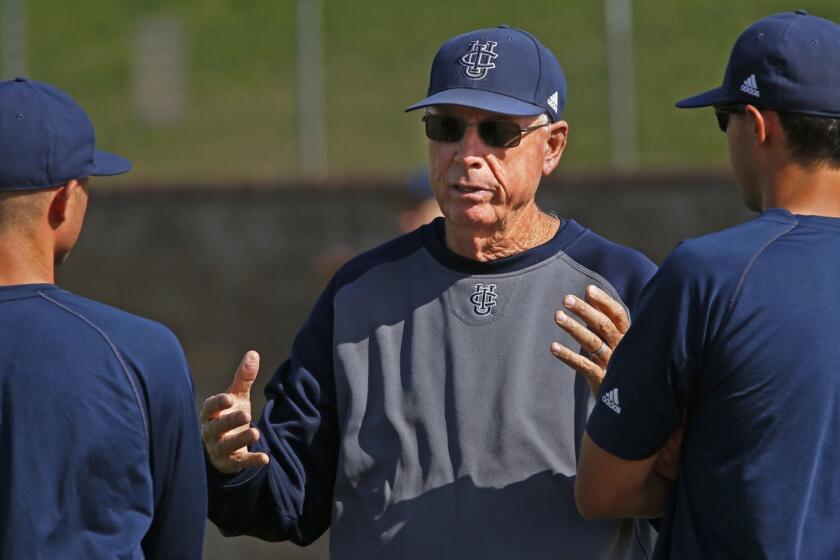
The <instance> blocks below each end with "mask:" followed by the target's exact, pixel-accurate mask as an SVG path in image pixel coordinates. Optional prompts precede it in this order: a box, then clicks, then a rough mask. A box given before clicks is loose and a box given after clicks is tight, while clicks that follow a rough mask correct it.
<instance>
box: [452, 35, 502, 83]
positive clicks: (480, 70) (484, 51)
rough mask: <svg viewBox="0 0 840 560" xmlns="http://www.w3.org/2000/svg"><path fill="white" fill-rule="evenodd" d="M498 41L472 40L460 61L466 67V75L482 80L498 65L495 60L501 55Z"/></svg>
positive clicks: (472, 78)
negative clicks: (498, 49)
mask: <svg viewBox="0 0 840 560" xmlns="http://www.w3.org/2000/svg"><path fill="white" fill-rule="evenodd" d="M497 44H498V43H496V41H487V42H486V43H482V42H481V41H470V48H469V50H468V51H467V52H465V53H464V54H462V55H461V58H460V59H459V61H460V62H461V65H462V66H463V67H464V75H465V76H466V77H467V78H469V79H471V80H482V79H484V78H485V77H487V72H489V71H490V70H492V69H493V68H495V67H496V64H495V63H494V62H493V60H494V59H495V58H496V57H498V56H499V54H498V53H497V52H496V45H497Z"/></svg>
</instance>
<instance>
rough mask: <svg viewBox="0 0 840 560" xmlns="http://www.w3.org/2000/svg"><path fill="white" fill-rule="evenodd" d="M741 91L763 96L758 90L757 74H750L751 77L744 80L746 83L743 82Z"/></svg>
mask: <svg viewBox="0 0 840 560" xmlns="http://www.w3.org/2000/svg"><path fill="white" fill-rule="evenodd" d="M741 91H743V92H744V93H748V94H750V95H752V96H753V97H761V93H759V91H758V82H756V81H755V74H750V77H749V78H747V79H746V80H744V83H743V84H741Z"/></svg>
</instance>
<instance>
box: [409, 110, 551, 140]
mask: <svg viewBox="0 0 840 560" xmlns="http://www.w3.org/2000/svg"><path fill="white" fill-rule="evenodd" d="M423 122H424V123H426V137H427V138H428V139H429V140H434V141H435V142H459V141H460V140H461V138H463V137H464V134H466V132H467V128H469V127H471V126H474V127H476V128H477V129H478V136H479V137H480V138H481V141H482V142H484V143H485V144H487V145H488V146H492V147H494V148H515V147H516V146H518V145H519V142H520V141H521V140H522V136H523V135H524V134H527V133H528V132H531V131H532V130H536V129H538V128H542V127H544V126H548V125H549V124H550V123H543V124H535V125H534V126H529V127H528V128H520V127H519V125H518V124H516V123H515V122H511V121H492V120H488V121H481V122H479V123H468V122H466V121H462V120H461V119H459V118H456V117H450V116H448V115H431V114H429V115H424V116H423Z"/></svg>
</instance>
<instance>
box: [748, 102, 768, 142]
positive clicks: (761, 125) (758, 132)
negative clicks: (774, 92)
mask: <svg viewBox="0 0 840 560" xmlns="http://www.w3.org/2000/svg"><path fill="white" fill-rule="evenodd" d="M744 112H745V113H746V114H747V118H748V119H750V122H751V123H752V126H753V134H755V139H756V142H757V143H758V144H763V143H764V142H765V141H766V140H767V134H768V130H767V124H768V123H767V120H766V119H765V116H764V114H762V112H761V111H759V110H758V109H756V108H755V107H753V106H752V105H747V106H746V107H744Z"/></svg>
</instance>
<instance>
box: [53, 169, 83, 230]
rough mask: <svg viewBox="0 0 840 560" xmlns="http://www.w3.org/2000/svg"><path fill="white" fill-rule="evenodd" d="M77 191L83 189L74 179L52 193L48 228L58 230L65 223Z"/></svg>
mask: <svg viewBox="0 0 840 560" xmlns="http://www.w3.org/2000/svg"><path fill="white" fill-rule="evenodd" d="M79 189H84V186H83V185H82V183H80V182H79V181H77V180H75V179H71V180H70V181H68V182H67V184H66V185H64V186H62V187H59V188H58V189H57V190H56V191H55V193H53V197H52V200H51V201H50V210H49V220H50V227H52V228H53V229H58V228H59V227H60V226H61V224H63V223H64V222H66V221H67V216H68V212H70V211H71V209H72V207H73V204H74V203H76V200H77V197H78V195H79V193H78V192H77V191H78V190H79Z"/></svg>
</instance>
